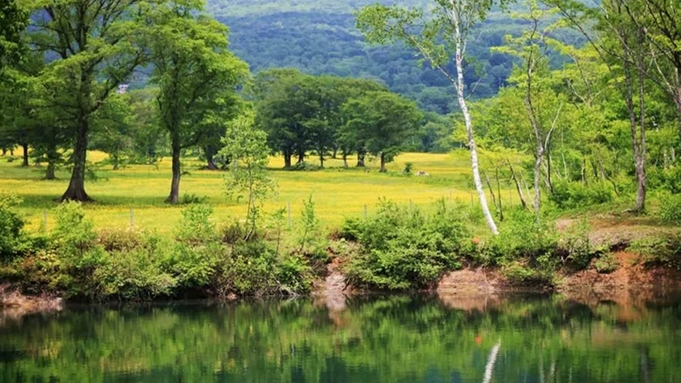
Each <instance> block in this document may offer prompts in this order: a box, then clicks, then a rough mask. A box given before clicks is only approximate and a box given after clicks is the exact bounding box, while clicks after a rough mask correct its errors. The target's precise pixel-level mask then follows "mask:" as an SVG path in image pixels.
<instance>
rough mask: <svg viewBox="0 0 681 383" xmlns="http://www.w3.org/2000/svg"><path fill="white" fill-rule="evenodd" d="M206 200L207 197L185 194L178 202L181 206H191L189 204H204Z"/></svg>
mask: <svg viewBox="0 0 681 383" xmlns="http://www.w3.org/2000/svg"><path fill="white" fill-rule="evenodd" d="M207 200H208V197H207V196H205V195H204V196H198V195H196V194H193V193H189V194H187V193H185V194H183V195H182V199H181V200H180V203H181V204H183V205H191V204H205V203H206V201H207Z"/></svg>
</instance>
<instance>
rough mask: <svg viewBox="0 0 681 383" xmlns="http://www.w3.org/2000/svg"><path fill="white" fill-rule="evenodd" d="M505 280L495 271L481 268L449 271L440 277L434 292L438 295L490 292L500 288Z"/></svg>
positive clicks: (467, 294) (468, 294)
mask: <svg viewBox="0 0 681 383" xmlns="http://www.w3.org/2000/svg"><path fill="white" fill-rule="evenodd" d="M503 286H505V281H504V280H503V278H501V276H500V275H497V274H496V273H492V272H487V271H485V270H483V269H482V268H478V269H476V270H471V269H464V270H457V271H452V272H449V273H447V274H445V275H443V276H442V278H440V281H439V282H438V284H437V288H436V292H437V294H438V295H440V296H443V295H466V296H471V295H477V294H492V293H495V292H497V291H499V290H501V289H502V288H503Z"/></svg>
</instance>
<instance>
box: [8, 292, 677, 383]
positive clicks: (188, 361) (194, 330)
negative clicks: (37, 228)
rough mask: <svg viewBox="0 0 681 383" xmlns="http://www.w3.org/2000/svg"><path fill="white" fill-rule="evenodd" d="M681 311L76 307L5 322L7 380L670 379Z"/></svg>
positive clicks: (401, 303)
mask: <svg viewBox="0 0 681 383" xmlns="http://www.w3.org/2000/svg"><path fill="white" fill-rule="evenodd" d="M677 313H678V307H674V306H671V307H670V306H654V307H653V306H651V307H648V308H647V311H646V315H643V316H641V317H638V318H637V319H636V320H634V321H629V322H622V321H618V318H617V316H618V310H615V309H612V308H611V306H607V305H606V306H595V307H589V306H587V305H584V304H579V303H575V302H573V301H568V300H564V299H561V298H513V299H500V300H497V301H495V304H494V305H488V308H487V310H486V311H478V310H471V311H463V310H457V309H450V308H447V307H446V306H444V305H443V304H442V303H441V301H439V300H437V299H434V298H430V297H416V298H414V297H395V296H393V297H387V298H381V299H370V298H359V299H354V300H351V301H349V302H348V304H347V309H346V310H345V311H343V312H342V313H341V314H342V319H343V325H342V326H338V324H337V323H334V320H333V319H332V318H334V317H333V316H331V317H330V316H329V312H328V310H327V308H325V307H318V306H314V305H312V304H311V303H310V302H307V301H303V300H296V301H289V302H263V303H256V304H247V303H240V304H235V305H229V306H220V307H216V306H213V307H209V306H175V307H144V308H142V307H136V308H128V309H122V310H110V309H104V308H100V309H96V310H77V311H65V312H62V313H59V314H57V315H55V316H53V317H49V318H44V317H40V316H34V317H27V318H24V319H22V320H21V321H19V322H15V321H12V322H11V323H9V324H7V325H6V326H5V327H4V328H2V329H0V381H2V382H5V381H6V382H14V381H36V382H40V381H44V382H47V381H51V380H52V381H54V380H59V381H79V382H85V381H90V382H100V381H101V382H103V381H107V382H118V381H124V380H125V381H130V377H131V376H132V377H135V379H134V380H136V381H152V380H153V381H159V382H163V381H173V382H174V381H179V380H181V381H185V382H213V381H226V382H245V383H248V382H290V383H302V382H305V383H315V382H325V383H334V382H355V383H363V382H367V383H368V382H372V383H373V382H379V383H380V382H391V383H392V382H451V381H460V382H481V381H483V380H484V379H485V367H486V366H488V365H490V361H492V363H491V365H493V368H491V367H490V368H488V371H490V375H491V379H490V381H491V382H511V381H528V382H532V381H534V382H540V381H546V382H568V381H570V379H572V381H574V382H578V381H584V382H587V381H588V382H627V381H631V379H632V378H635V379H636V381H642V382H662V381H668V380H669V377H674V376H681V366H679V364H678V360H681V342H679V340H680V339H679V337H681V334H679V333H678V331H677V330H676V329H677V328H678V326H679V318H678V314H677ZM498 342H501V344H503V346H501V347H500V346H499V343H498ZM495 349H496V356H493V355H494V354H495ZM492 371H493V372H492ZM123 373H127V374H128V375H126V376H123V375H121V374H123ZM521 378H522V379H521ZM126 379H127V380H126Z"/></svg>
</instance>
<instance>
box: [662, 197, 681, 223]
mask: <svg viewBox="0 0 681 383" xmlns="http://www.w3.org/2000/svg"><path fill="white" fill-rule="evenodd" d="M659 214H660V218H661V219H662V220H663V221H664V222H667V223H672V224H676V225H678V224H681V194H664V195H662V196H661V197H660V212H659Z"/></svg>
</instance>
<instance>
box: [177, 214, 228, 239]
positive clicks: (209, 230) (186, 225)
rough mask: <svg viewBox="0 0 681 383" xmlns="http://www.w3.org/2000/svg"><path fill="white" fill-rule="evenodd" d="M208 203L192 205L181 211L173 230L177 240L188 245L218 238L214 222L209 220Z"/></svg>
mask: <svg viewBox="0 0 681 383" xmlns="http://www.w3.org/2000/svg"><path fill="white" fill-rule="evenodd" d="M212 214H213V208H212V207H211V206H210V205H203V204H202V205H192V206H189V207H188V208H186V209H184V210H183V211H182V221H181V222H180V224H179V225H178V226H177V228H176V230H175V238H176V239H177V241H179V242H182V243H185V244H188V245H201V244H207V243H212V242H217V241H218V240H219V236H220V235H219V233H218V232H217V230H216V229H215V223H213V221H212V220H211V215H212Z"/></svg>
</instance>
